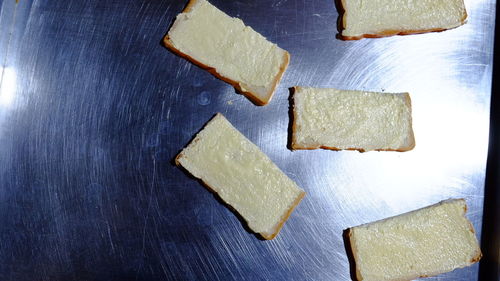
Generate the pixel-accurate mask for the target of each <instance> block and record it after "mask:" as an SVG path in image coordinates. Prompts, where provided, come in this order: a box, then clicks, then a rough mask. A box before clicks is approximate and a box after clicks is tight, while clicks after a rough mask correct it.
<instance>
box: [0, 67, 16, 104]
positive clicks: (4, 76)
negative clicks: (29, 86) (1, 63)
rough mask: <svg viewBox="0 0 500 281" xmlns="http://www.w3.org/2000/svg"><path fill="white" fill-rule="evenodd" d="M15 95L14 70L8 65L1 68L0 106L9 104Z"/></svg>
mask: <svg viewBox="0 0 500 281" xmlns="http://www.w3.org/2000/svg"><path fill="white" fill-rule="evenodd" d="M15 95H16V72H15V71H14V69H13V68H10V67H6V68H3V69H2V73H1V78H0V106H1V107H9V106H11V105H12V103H13V102H14V100H15Z"/></svg>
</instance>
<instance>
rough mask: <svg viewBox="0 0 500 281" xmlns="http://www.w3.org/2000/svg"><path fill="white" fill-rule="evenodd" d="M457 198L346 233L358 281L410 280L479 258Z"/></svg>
mask: <svg viewBox="0 0 500 281" xmlns="http://www.w3.org/2000/svg"><path fill="white" fill-rule="evenodd" d="M466 210H467V205H466V203H465V200H463V199H452V200H446V201H442V202H440V203H438V204H435V205H432V206H429V207H426V208H423V209H419V210H416V211H412V212H409V213H406V214H402V215H399V216H395V217H391V218H388V219H385V220H381V221H377V222H373V223H369V224H364V225H360V226H357V227H353V228H350V229H349V230H348V232H347V235H348V238H349V242H350V246H351V249H352V252H353V256H354V261H355V264H356V276H357V278H358V280H363V281H369V280H377V281H380V280H412V279H415V278H418V277H427V276H432V275H437V274H441V273H445V272H449V271H452V270H454V269H457V268H462V267H466V266H469V265H471V264H473V263H475V262H478V261H479V259H481V255H482V254H481V249H480V248H479V244H478V241H477V239H476V236H475V234H474V228H473V227H472V224H471V223H470V222H469V220H467V218H466V217H465V212H466Z"/></svg>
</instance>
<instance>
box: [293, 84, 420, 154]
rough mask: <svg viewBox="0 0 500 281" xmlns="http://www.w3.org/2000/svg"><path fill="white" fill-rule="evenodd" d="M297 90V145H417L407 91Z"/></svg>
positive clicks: (368, 147)
mask: <svg viewBox="0 0 500 281" xmlns="http://www.w3.org/2000/svg"><path fill="white" fill-rule="evenodd" d="M294 89H295V90H294V94H293V103H294V105H293V117H294V118H293V127H292V129H293V132H292V148H293V149H316V148H325V149H333V150H342V149H349V150H359V151H370V150H393V151H407V150H411V149H413V147H414V146H415V139H414V136H413V129H412V118H411V101H410V95H409V94H408V93H403V94H390V93H376V92H363V91H349V90H337V89H319V88H303V87H295V88H294Z"/></svg>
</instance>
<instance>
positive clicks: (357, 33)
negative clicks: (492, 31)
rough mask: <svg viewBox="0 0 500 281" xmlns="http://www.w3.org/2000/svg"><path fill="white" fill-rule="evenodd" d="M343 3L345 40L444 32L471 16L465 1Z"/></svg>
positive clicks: (360, 0)
mask: <svg viewBox="0 0 500 281" xmlns="http://www.w3.org/2000/svg"><path fill="white" fill-rule="evenodd" d="M340 5H341V7H340V10H341V26H342V31H341V37H342V38H343V39H345V40H357V39H361V38H368V37H384V36H391V35H398V34H399V35H407V34H415V33H424V32H433V31H443V30H447V29H451V28H455V27H458V26H460V25H463V24H464V23H465V20H466V19H467V12H466V10H465V5H464V1H463V0H429V1H424V0H417V1H410V0H370V1H366V0H340Z"/></svg>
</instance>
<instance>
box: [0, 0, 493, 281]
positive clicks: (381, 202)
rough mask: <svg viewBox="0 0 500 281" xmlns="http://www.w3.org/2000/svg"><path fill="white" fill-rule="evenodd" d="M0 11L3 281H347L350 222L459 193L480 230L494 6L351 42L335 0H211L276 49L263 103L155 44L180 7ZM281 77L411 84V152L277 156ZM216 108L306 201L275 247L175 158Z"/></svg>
mask: <svg viewBox="0 0 500 281" xmlns="http://www.w3.org/2000/svg"><path fill="white" fill-rule="evenodd" d="M0 3H1V4H0V34H1V36H0V61H1V62H2V64H1V67H2V68H1V82H0V83H1V84H0V87H1V92H0V153H1V154H0V155H1V156H0V225H1V227H0V280H232V279H242V280H350V273H349V263H348V259H347V257H346V254H345V248H344V242H343V240H342V231H343V230H344V229H346V228H348V227H350V226H355V225H358V224H361V223H366V222H370V221H373V220H378V219H381V218H385V217H387V216H392V215H396V214H399V213H402V212H406V211H409V210H413V209H416V208H419V207H423V206H426V205H429V204H432V203H435V202H437V201H440V200H443V199H447V198H450V197H453V198H456V197H463V198H465V199H466V200H467V203H468V204H469V212H468V217H469V218H470V219H471V220H472V222H473V224H474V227H475V228H476V230H477V232H480V230H481V223H482V207H483V194H484V189H483V188H484V181H485V166H486V157H487V146H488V124H489V123H488V122H489V105H490V86H491V80H492V77H491V71H492V54H493V32H494V15H495V1H494V0H466V6H467V9H468V13H469V20H468V23H467V24H466V25H465V26H462V27H459V28H457V29H454V30H450V31H446V32H442V33H432V34H424V35H415V36H402V37H391V38H383V39H369V40H368V39H366V40H361V41H355V42H344V41H339V40H337V39H335V35H336V34H337V30H336V20H337V10H336V9H335V6H334V4H333V1H332V0H324V1H323V0H322V1H317V0H314V1H299V0H294V1H292V0H273V1H263V0H252V1H223V0H213V1H212V3H213V4H215V5H216V6H218V7H219V8H220V9H222V10H223V11H225V12H227V13H228V14H230V15H233V16H238V17H240V18H241V19H243V20H244V21H245V22H246V23H247V24H248V25H250V26H252V27H253V28H254V29H255V30H257V31H258V32H260V33H262V34H263V35H264V36H266V37H267V38H269V39H270V40H271V41H273V42H276V43H278V44H279V45H280V46H281V47H282V48H284V49H286V50H288V51H289V52H290V53H291V56H292V58H291V64H290V67H289V69H288V71H287V72H286V74H285V76H284V78H283V80H282V82H281V84H280V86H279V88H278V89H277V91H276V94H275V97H274V99H273V101H272V102H271V103H270V104H269V105H268V106H265V107H257V106H254V105H253V104H252V103H251V102H250V101H248V100H247V99H246V98H244V97H243V96H241V95H238V94H236V93H235V91H234V90H233V88H232V87H231V86H229V85H228V84H226V83H224V82H222V81H220V80H217V79H216V78H214V77H212V76H211V75H210V74H208V73H207V72H205V71H203V70H201V69H200V68H198V67H196V66H194V65H192V64H191V63H189V62H187V61H186V60H184V59H182V58H180V57H178V56H176V55H174V54H173V53H171V52H169V51H168V50H166V49H165V48H164V47H163V46H162V45H161V44H160V41H161V39H162V37H163V35H164V34H165V33H166V31H167V29H168V28H169V26H170V24H171V23H172V22H173V19H174V17H175V15H176V14H177V13H179V12H180V11H181V10H182V9H183V7H184V6H185V4H186V2H185V1H184V0H182V1H180V0H174V1H168V0H167V1H146V0H136V1H100V0H89V1H77V0H68V1H41V0H33V1H29V0H20V1H19V3H18V4H16V3H15V1H14V0H3V1H0ZM294 85H302V86H317V87H337V88H344V89H365V90H373V91H387V92H400V91H408V92H410V93H411V97H412V101H413V109H414V129H415V135H416V142H417V146H416V148H415V150H413V151H411V152H406V153H392V152H369V153H358V152H349V151H347V152H333V151H324V150H316V151H296V152H292V151H290V150H288V149H287V147H286V144H287V138H288V133H289V131H288V130H289V100H288V98H289V91H288V87H291V86H294ZM216 112H221V113H223V114H224V115H225V116H226V117H227V118H228V119H229V120H230V121H231V122H232V123H233V124H234V125H235V126H236V128H238V129H239V130H240V131H241V132H242V133H243V134H245V135H246V136H247V137H248V138H249V139H250V140H252V141H254V142H255V143H256V144H257V145H258V146H259V147H261V148H262V150H263V151H264V152H265V153H267V154H268V155H269V156H270V158H271V159H272V160H274V161H275V162H276V163H277V165H278V166H279V167H281V168H282V169H283V171H284V172H285V173H286V174H288V175H289V176H290V177H291V178H292V179H294V180H295V181H296V182H297V183H298V184H299V185H300V186H301V187H303V188H304V189H305V190H306V192H307V195H306V197H305V199H304V200H303V201H302V203H301V204H300V205H299V206H298V207H297V209H296V210H295V212H294V213H293V214H292V216H291V218H290V219H289V221H288V222H287V223H286V224H285V226H284V228H283V229H282V231H281V233H280V234H279V236H278V237H277V238H276V239H274V240H272V241H261V240H258V239H256V237H254V236H253V235H252V234H250V233H249V232H247V231H246V230H245V229H244V228H243V227H242V225H241V223H240V221H238V219H237V218H236V217H235V216H234V215H233V214H232V213H231V212H230V211H229V210H228V209H227V208H226V207H224V206H223V205H221V204H220V203H219V202H218V201H217V200H214V198H213V195H211V194H210V193H209V192H207V191H206V190H205V189H204V188H203V187H202V186H201V185H200V184H199V183H198V182H196V181H195V180H193V179H192V178H190V177H189V176H187V175H186V174H185V173H184V172H183V171H181V170H180V169H178V168H176V167H175V166H174V165H173V164H172V159H173V157H174V156H175V155H176V154H177V152H178V151H179V150H180V149H182V148H183V147H184V146H185V145H186V144H187V143H188V142H189V140H190V139H191V138H192V136H193V135H194V134H195V133H196V132H197V131H198V130H199V129H200V128H201V127H202V126H203V124H204V123H205V122H206V121H207V120H208V119H210V118H211V117H212V116H213V115H214V114H215V113H216ZM478 235H480V233H478ZM477 276H478V265H474V266H471V267H468V268H465V269H460V270H456V271H454V272H451V273H448V274H444V275H441V276H439V277H434V278H429V279H428V280H463V281H469V280H476V279H477Z"/></svg>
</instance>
